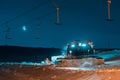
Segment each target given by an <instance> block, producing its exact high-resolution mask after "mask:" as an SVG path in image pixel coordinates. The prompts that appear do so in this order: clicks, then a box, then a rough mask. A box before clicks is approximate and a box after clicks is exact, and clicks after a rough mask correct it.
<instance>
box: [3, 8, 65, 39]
mask: <svg viewBox="0 0 120 80" xmlns="http://www.w3.org/2000/svg"><path fill="white" fill-rule="evenodd" d="M65 8H66V7H63V9H65ZM29 11H30V10H29ZM26 12H27V11H26ZM52 14H54V11H51V12H50V13H48V14H46V15H43V16H39V17H37V19H33V20H31V21H29V22H27V23H30V22H31V23H32V22H34V21H36V20H41V19H44V18H45V17H48V16H49V15H52ZM23 16H24V15H23ZM18 18H19V17H18ZM14 19H17V18H14ZM14 19H13V20H14ZM8 23H10V22H9V21H6V22H5V24H7V26H8ZM39 25H40V23H39ZM37 26H38V25H37ZM16 28H17V27H16ZM39 29H40V28H39ZM9 33H10V28H9V29H8V30H7V36H8V34H9ZM9 36H10V35H9ZM6 39H8V38H6ZM10 39H11V38H10Z"/></svg>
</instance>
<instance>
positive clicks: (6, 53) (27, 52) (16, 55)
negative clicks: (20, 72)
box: [0, 46, 61, 62]
mask: <svg viewBox="0 0 120 80" xmlns="http://www.w3.org/2000/svg"><path fill="white" fill-rule="evenodd" d="M59 54H61V49H58V48H31V47H18V46H0V62H22V61H26V62H41V61H42V60H45V58H49V59H50V58H51V56H53V55H54V56H55V55H59Z"/></svg>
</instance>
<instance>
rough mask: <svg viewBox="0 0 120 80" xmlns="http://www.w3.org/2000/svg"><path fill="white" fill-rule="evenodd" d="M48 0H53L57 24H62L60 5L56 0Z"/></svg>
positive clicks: (51, 0)
mask: <svg viewBox="0 0 120 80" xmlns="http://www.w3.org/2000/svg"><path fill="white" fill-rule="evenodd" d="M48 1H50V2H52V4H53V5H54V6H55V8H56V24H57V25H59V24H60V7H59V6H58V4H57V3H56V0H48Z"/></svg>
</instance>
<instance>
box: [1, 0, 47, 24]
mask: <svg viewBox="0 0 120 80" xmlns="http://www.w3.org/2000/svg"><path fill="white" fill-rule="evenodd" d="M47 3H48V2H46V3H44V4H42V5H41V3H40V4H38V5H36V6H34V7H32V8H31V9H29V10H27V11H25V12H23V13H21V14H20V15H16V16H15V17H13V18H11V19H9V20H6V21H4V22H3V23H1V24H0V25H5V24H6V22H12V21H14V20H16V19H18V18H21V17H23V16H26V15H27V14H29V13H31V12H33V11H35V10H36V9H38V8H40V7H42V6H44V5H46V4H47Z"/></svg>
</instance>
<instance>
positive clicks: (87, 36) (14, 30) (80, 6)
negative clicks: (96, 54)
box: [0, 0, 120, 48]
mask: <svg viewBox="0 0 120 80" xmlns="http://www.w3.org/2000/svg"><path fill="white" fill-rule="evenodd" d="M51 1H52V0H0V45H15V46H26V47H55V48H62V47H63V46H65V44H66V43H68V42H70V41H73V40H78V41H81V40H91V41H93V42H94V44H95V47H96V48H106V47H107V44H108V42H109V47H111V48H120V42H119V41H120V9H119V8H120V5H119V3H120V0H112V3H111V21H109V22H108V21H107V0H56V4H57V5H58V6H59V7H60V25H56V24H55V22H56V9H55V5H54V4H53V3H52V2H51ZM7 28H9V29H7ZM8 30H9V31H8ZM6 35H7V36H8V37H9V38H11V39H6V38H5V36H6ZM37 37H39V39H37Z"/></svg>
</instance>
